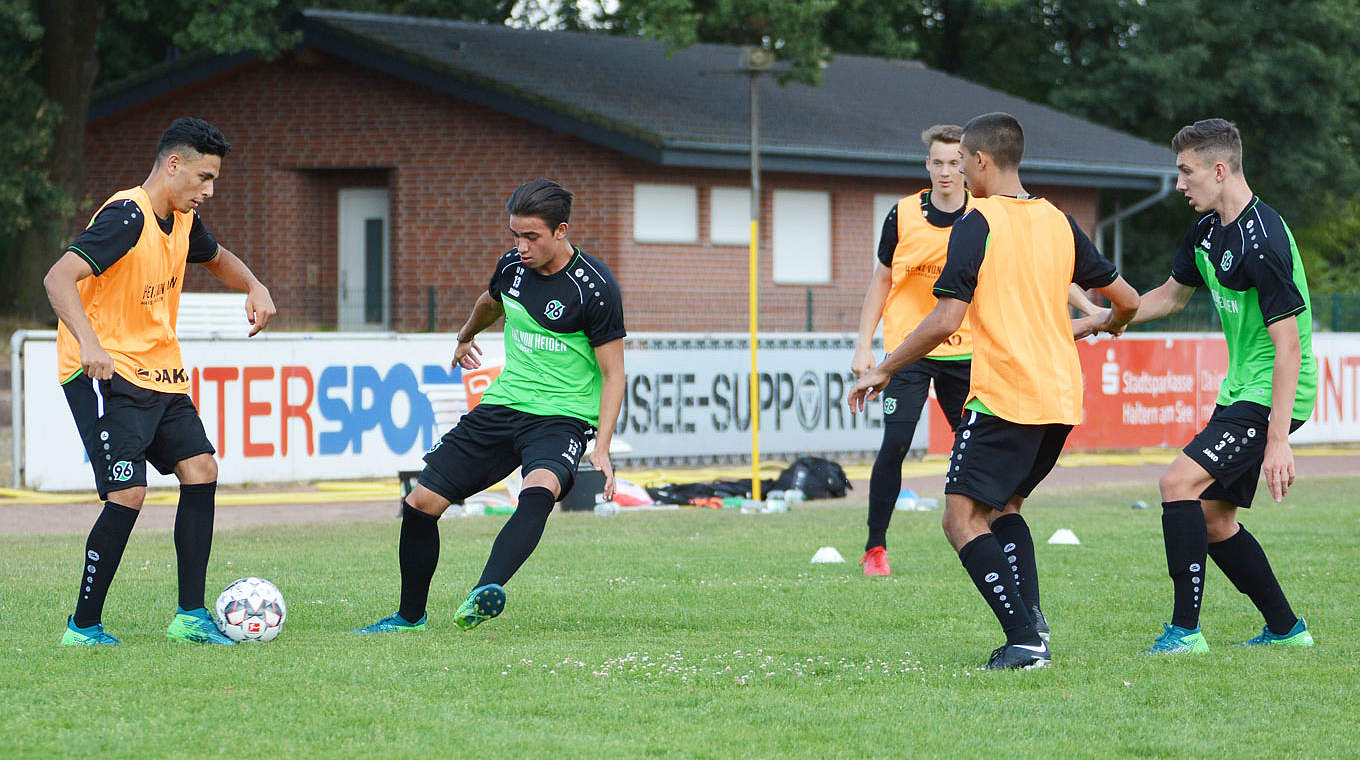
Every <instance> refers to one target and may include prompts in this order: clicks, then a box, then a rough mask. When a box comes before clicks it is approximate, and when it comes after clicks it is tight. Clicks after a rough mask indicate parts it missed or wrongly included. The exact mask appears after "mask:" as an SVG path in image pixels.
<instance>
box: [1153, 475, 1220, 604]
mask: <svg viewBox="0 0 1360 760" xmlns="http://www.w3.org/2000/svg"><path fill="white" fill-rule="evenodd" d="M1162 540H1163V542H1164V543H1165V544H1166V570H1167V573H1168V574H1170V576H1171V585H1172V588H1173V589H1174V592H1175V602H1174V606H1173V607H1172V612H1171V624H1172V625H1178V626H1180V627H1182V628H1189V629H1191V630H1193V629H1195V628H1199V607H1200V600H1201V599H1202V598H1203V596H1204V563H1205V561H1206V560H1207V559H1208V555H1209V530H1208V528H1207V527H1206V526H1205V524H1204V511H1203V510H1202V509H1201V508H1200V505H1199V501H1198V500H1196V499H1189V500H1185V501H1164V502H1162Z"/></svg>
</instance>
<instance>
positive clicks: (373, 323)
mask: <svg viewBox="0 0 1360 760" xmlns="http://www.w3.org/2000/svg"><path fill="white" fill-rule="evenodd" d="M339 217H340V234H339V241H340V266H339V267H338V268H337V285H338V286H339V294H338V297H337V298H338V306H339V308H338V325H337V326H338V327H339V329H341V330H346V331H349V330H386V329H387V327H388V323H389V319H390V317H391V314H392V304H391V288H390V287H389V285H390V282H389V280H390V278H389V277H388V272H389V271H390V267H389V259H390V254H389V250H388V249H389V248H390V244H389V240H390V239H391V235H389V234H388V222H387V220H388V202H387V188H385V187H377V188H370V187H365V188H353V189H348V190H341V191H340V213H339Z"/></svg>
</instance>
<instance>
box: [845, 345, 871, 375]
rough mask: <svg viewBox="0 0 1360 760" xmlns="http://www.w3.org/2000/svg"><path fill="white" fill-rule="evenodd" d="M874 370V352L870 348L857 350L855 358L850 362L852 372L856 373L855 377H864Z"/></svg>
mask: <svg viewBox="0 0 1360 760" xmlns="http://www.w3.org/2000/svg"><path fill="white" fill-rule="evenodd" d="M873 368H874V352H873V351H872V350H870V349H868V348H856V349H855V356H854V358H852V359H851V360H850V371H851V372H853V373H855V377H864V373H866V372H868V371H869V370H871V369H873Z"/></svg>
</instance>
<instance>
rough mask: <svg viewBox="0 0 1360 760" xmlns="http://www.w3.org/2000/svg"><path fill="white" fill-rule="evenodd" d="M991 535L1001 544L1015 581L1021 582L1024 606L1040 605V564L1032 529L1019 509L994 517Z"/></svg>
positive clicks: (1027, 607)
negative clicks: (1035, 555)
mask: <svg viewBox="0 0 1360 760" xmlns="http://www.w3.org/2000/svg"><path fill="white" fill-rule="evenodd" d="M992 535H994V536H996V541H997V543H999V544H1001V553H1002V554H1005V555H1006V561H1007V562H1009V563H1010V566H1011V572H1012V573H1013V574H1014V575H1015V582H1016V583H1017V584H1018V585H1019V586H1020V598H1021V599H1023V600H1024V602H1025V609H1027V610H1032V609H1034V608H1035V607H1038V606H1039V565H1038V562H1037V561H1036V560H1035V558H1034V538H1033V537H1032V536H1031V535H1030V533H1029V525H1027V524H1026V523H1025V518H1023V517H1021V516H1020V513H1019V512H1011V513H1010V514H1005V515H1002V516H1000V517H998V518H996V519H995V520H993V521H992Z"/></svg>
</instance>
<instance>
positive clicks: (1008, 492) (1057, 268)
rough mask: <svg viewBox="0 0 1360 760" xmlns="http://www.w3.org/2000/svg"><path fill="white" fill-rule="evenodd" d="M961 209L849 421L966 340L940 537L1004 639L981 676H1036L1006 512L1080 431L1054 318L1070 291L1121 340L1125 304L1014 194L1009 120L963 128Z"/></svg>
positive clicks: (1121, 290)
mask: <svg viewBox="0 0 1360 760" xmlns="http://www.w3.org/2000/svg"><path fill="white" fill-rule="evenodd" d="M962 145H963V157H964V172H965V174H966V175H967V178H968V185H969V187H970V189H971V190H972V192H973V196H974V197H973V201H972V209H971V210H970V211H969V212H968V213H967V214H965V215H964V216H963V217H962V218H960V219H959V220H958V221H957V222H955V223H954V227H953V230H952V231H951V232H950V235H949V253H948V258H947V260H946V262H945V266H944V271H942V272H941V273H940V276H939V278H938V279H937V280H936V282H935V288H934V293H935V296H936V298H938V299H939V301H938V302H937V303H936V305H935V308H934V309H933V310H932V311H931V312H930V314H929V315H927V316H926V317H925V319H924V320H923V321H922V322H921V324H920V325H919V326H918V327H917V328H916V329H915V330H914V331H913V332H912V334H911V335H910V336H908V337H907V339H906V340H905V341H903V342H902V345H901V346H899V347H898V348H897V350H896V351H894V352H893V353H892V355H890V356H889V357H888V358H887V359H884V360H883V363H882V364H880V365H879V366H878V367H876V368H875V369H874V370H872V371H870V372H868V373H866V374H865V375H864V376H863V377H861V378H860V379H859V382H857V383H856V384H855V387H854V388H853V389H851V391H850V394H849V404H850V409H851V411H860V410H862V409H863V408H864V404H865V402H867V401H869V400H872V399H873V398H875V397H877V396H878V395H879V394H881V393H882V392H883V389H884V388H885V387H886V386H887V384H888V382H889V380H890V379H891V377H892V373H893V372H894V371H896V370H897V369H899V368H901V367H904V366H906V365H908V364H910V363H912V362H914V361H917V360H918V359H920V358H921V357H923V356H925V355H926V354H928V353H929V352H930V351H931V350H932V349H934V348H935V347H936V346H938V345H939V344H940V342H941V341H943V340H945V339H946V338H948V337H949V336H950V335H952V334H954V333H955V332H956V331H957V330H958V328H959V326H960V325H961V324H962V323H963V320H964V316H965V315H967V317H968V318H969V320H970V322H971V324H972V328H973V363H972V364H973V366H972V379H971V382H970V386H969V391H968V401H967V403H965V404H964V412H963V420H962V422H961V424H960V425H959V427H958V430H957V432H956V433H955V436H954V452H953V455H952V456H951V457H950V460H949V471H948V473H947V475H946V477H945V489H944V491H945V514H944V532H945V536H946V537H947V538H948V539H949V542H950V544H951V545H952V546H953V547H954V549H955V551H957V552H958V554H959V560H960V561H961V562H962V563H963V566H964V569H966V570H967V571H968V574H969V576H970V577H971V578H972V579H973V583H974V585H976V586H977V589H978V591H979V592H981V594H982V596H983V598H984V599H985V600H986V601H987V603H988V605H989V606H990V607H991V609H992V613H993V614H994V615H995V616H996V619H997V621H998V622H999V623H1000V624H1001V627H1002V629H1003V630H1004V631H1005V633H1006V643H1005V644H1004V645H1002V646H1000V647H998V648H997V649H996V650H995V651H993V652H992V655H991V657H990V658H989V659H988V661H987V668H988V669H994V670H995V669H1006V668H1026V669H1028V668H1034V667H1043V666H1044V665H1047V664H1048V663H1049V662H1050V661H1051V659H1052V655H1051V654H1050V652H1049V648H1048V631H1047V628H1048V626H1047V623H1046V621H1044V619H1043V614H1042V612H1041V611H1040V609H1039V585H1038V575H1037V567H1036V563H1035V560H1034V542H1033V540H1032V539H1031V537H1030V533H1029V528H1028V526H1027V525H1025V522H1024V518H1022V517H1021V516H1020V507H1021V505H1022V504H1023V503H1024V500H1025V499H1026V498H1027V497H1028V496H1029V494H1030V493H1031V492H1032V491H1033V489H1034V487H1035V486H1036V485H1038V484H1039V481H1041V480H1043V478H1044V476H1045V475H1047V474H1048V472H1049V471H1050V470H1051V469H1052V468H1053V465H1054V463H1055V462H1056V461H1057V459H1058V454H1059V453H1061V451H1062V447H1063V444H1064V443H1065V442H1066V440H1067V435H1068V433H1070V432H1071V430H1072V427H1073V426H1074V425H1076V424H1078V423H1080V422H1081V401H1082V383H1081V365H1080V363H1079V362H1078V360H1077V348H1076V344H1075V342H1074V341H1073V328H1072V322H1071V320H1070V317H1069V315H1068V312H1067V303H1068V297H1069V290H1070V288H1071V284H1072V283H1074V282H1075V283H1077V284H1078V285H1080V286H1082V287H1083V288H1096V289H1098V290H1099V291H1100V292H1101V293H1103V294H1104V295H1105V296H1106V297H1108V298H1109V299H1110V301H1111V303H1112V304H1113V308H1112V309H1111V310H1110V312H1108V314H1107V315H1106V317H1105V320H1104V323H1103V326H1104V327H1109V328H1111V329H1122V327H1123V326H1124V325H1126V324H1127V323H1128V322H1129V320H1131V319H1132V318H1133V315H1134V313H1135V312H1136V311H1137V308H1138V294H1137V292H1135V291H1134V290H1133V288H1132V287H1130V286H1129V285H1128V283H1126V282H1124V280H1123V279H1122V278H1120V277H1119V275H1118V273H1117V272H1116V271H1115V268H1114V265H1113V264H1111V263H1110V262H1109V261H1108V260H1106V259H1105V257H1103V256H1101V255H1100V253H1099V252H1098V251H1096V248H1095V246H1094V245H1092V243H1091V241H1090V239H1089V238H1087V237H1086V234H1085V233H1083V232H1082V231H1081V229H1080V228H1079V227H1078V226H1077V224H1076V222H1075V221H1073V220H1072V218H1071V217H1070V216H1068V215H1066V214H1064V213H1063V212H1061V211H1059V210H1058V209H1057V208H1056V207H1054V206H1053V204H1051V203H1049V202H1048V201H1046V200H1043V199H1042V198H1035V197H1033V196H1031V195H1029V194H1028V193H1027V192H1025V188H1024V185H1023V184H1021V182H1020V174H1019V168H1020V159H1021V157H1022V156H1023V155H1024V146H1025V142H1024V132H1023V130H1022V129H1021V128H1020V123H1019V122H1017V121H1016V120H1015V118H1014V117H1012V116H1010V115H1009V114H1002V113H993V114H985V115H983V116H979V117H977V118H975V119H973V120H972V121H970V122H968V124H967V125H965V126H964V128H963V141H962Z"/></svg>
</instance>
